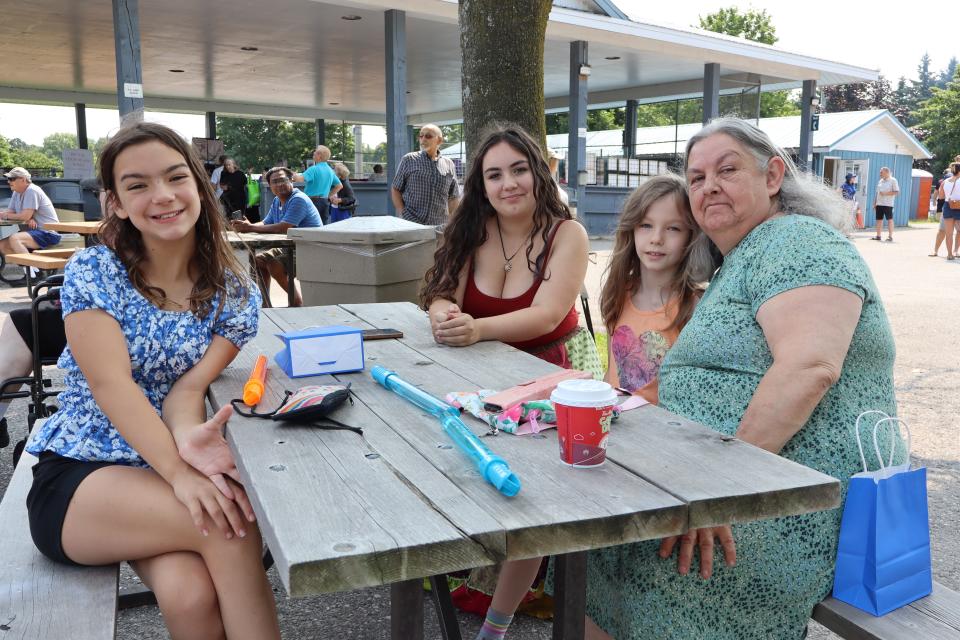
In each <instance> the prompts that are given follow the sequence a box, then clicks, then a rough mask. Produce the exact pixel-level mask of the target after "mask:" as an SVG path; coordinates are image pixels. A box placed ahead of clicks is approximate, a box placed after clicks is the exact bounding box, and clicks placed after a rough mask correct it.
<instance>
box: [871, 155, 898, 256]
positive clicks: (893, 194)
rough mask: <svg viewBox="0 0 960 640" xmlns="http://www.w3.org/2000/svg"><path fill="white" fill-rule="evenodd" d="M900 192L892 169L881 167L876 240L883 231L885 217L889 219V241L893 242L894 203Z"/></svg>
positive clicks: (877, 200) (876, 209) (876, 210)
mask: <svg viewBox="0 0 960 640" xmlns="http://www.w3.org/2000/svg"><path fill="white" fill-rule="evenodd" d="M898 193H900V185H899V184H897V179H896V178H894V177H893V176H891V175H890V169H889V168H887V167H880V182H878V183H877V199H876V204H874V205H873V209H874V211H875V212H876V214H877V235H876V237H875V238H874V240H878V241H879V240H880V233H881V232H882V231H883V219H884V218H886V219H887V242H893V203H894V201H895V200H896V199H897V194H898Z"/></svg>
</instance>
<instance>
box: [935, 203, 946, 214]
mask: <svg viewBox="0 0 960 640" xmlns="http://www.w3.org/2000/svg"><path fill="white" fill-rule="evenodd" d="M944 202H946V200H937V213H940V212H941V211H943V203H944Z"/></svg>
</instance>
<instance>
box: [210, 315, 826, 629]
mask: <svg viewBox="0 0 960 640" xmlns="http://www.w3.org/2000/svg"><path fill="white" fill-rule="evenodd" d="M334 324H342V325H349V326H353V327H358V328H381V329H386V328H395V329H399V330H400V331H402V332H403V334H404V337H403V338H402V339H399V340H378V341H370V342H366V343H365V344H364V351H365V359H366V367H367V368H366V369H365V370H364V371H361V372H358V373H352V374H337V375H336V376H316V377H308V378H297V379H293V380H291V379H289V378H287V376H286V375H285V374H284V373H283V372H282V371H281V370H280V369H279V368H278V367H277V365H276V364H275V363H274V362H273V360H272V359H271V360H270V368H269V373H268V375H267V385H266V391H265V393H264V397H263V400H262V402H261V404H260V406H259V407H258V409H259V411H267V410H269V409H272V408H274V407H275V406H277V404H278V403H279V402H280V401H281V400H282V398H283V394H284V390H285V389H289V390H291V391H292V390H295V389H297V388H298V387H300V386H304V385H310V384H325V383H330V382H334V378H336V380H338V381H340V382H341V383H344V384H345V383H348V382H349V383H350V384H351V388H352V391H353V393H354V396H355V398H356V402H355V404H354V405H352V406H350V405H344V406H343V407H342V408H340V409H338V410H337V411H336V413H335V414H334V415H333V417H335V418H336V419H337V420H338V421H340V422H343V423H346V424H348V425H354V426H360V427H362V428H363V430H364V431H363V435H362V436H360V435H358V434H356V433H353V432H351V431H332V430H324V429H319V428H317V427H315V426H310V425H307V426H303V425H294V424H287V423H283V422H275V421H270V420H262V419H255V418H245V417H242V416H239V415H235V416H234V417H232V418H231V419H230V422H229V424H228V427H227V439H228V442H229V443H230V447H231V448H232V450H233V452H234V454H235V456H236V460H237V466H238V468H239V469H240V473H241V475H242V477H243V481H244V484H245V486H246V488H247V491H248V493H249V496H250V499H251V502H252V503H253V505H254V509H255V511H256V513H257V518H258V521H259V524H260V529H261V531H262V532H263V535H264V539H265V540H266V542H267V544H268V546H269V548H270V550H271V552H272V554H273V558H274V559H275V561H276V564H277V568H278V570H279V573H280V577H281V580H282V581H283V584H284V586H285V587H286V589H287V592H288V593H289V594H290V595H291V596H294V597H296V596H304V595H308V594H317V593H329V592H338V591H347V590H352V589H358V588H363V587H371V586H377V585H385V584H390V585H392V587H391V599H392V603H391V612H392V613H391V634H392V635H391V637H392V638H394V639H400V638H402V639H403V640H412V639H414V638H421V637H422V635H423V617H422V616H423V605H422V598H423V578H424V577H431V576H441V575H442V574H445V573H448V572H452V571H457V570H462V569H468V568H471V567H477V566H485V565H491V564H494V563H497V562H501V561H503V560H514V559H522V558H530V557H535V556H543V555H556V556H558V557H557V558H556V562H557V566H556V595H555V602H556V615H555V619H554V636H553V637H554V638H564V639H570V638H580V637H582V633H583V612H584V600H585V584H584V582H585V574H586V553H585V552H586V551H587V550H589V549H595V548H600V547H605V546H610V545H616V544H622V543H626V542H634V541H640V540H647V539H653V538H660V537H663V536H669V535H675V534H679V533H682V532H685V531H686V530H688V529H690V528H693V527H704V526H710V525H717V524H722V523H728V522H744V521H750V520H758V519H764V518H773V517H778V516H785V515H793V514H799V513H806V512H810V511H818V510H822V509H830V508H834V507H836V506H837V505H838V504H839V501H840V486H839V483H838V482H837V481H836V480H835V479H834V478H831V477H829V476H826V475H823V474H821V473H819V472H816V471H814V470H811V469H808V468H806V467H803V466H801V465H798V464H796V463H794V462H791V461H789V460H786V459H784V458H781V457H779V456H776V455H774V454H771V453H769V452H767V451H763V450H761V449H758V448H755V447H753V446H750V445H748V444H746V443H743V442H741V441H739V440H737V439H735V438H731V437H729V436H724V435H722V434H719V433H716V432H714V431H712V430H710V429H708V428H706V427H704V426H702V425H699V424H696V423H693V422H691V421H689V420H686V419H684V418H681V417H679V416H676V415H674V414H671V413H670V412H668V411H665V410H663V409H661V408H658V407H655V406H645V407H641V408H639V409H635V410H633V411H629V412H625V413H624V414H623V415H622V417H621V418H620V419H619V420H618V421H616V422H614V424H613V426H612V428H611V437H610V448H609V449H608V452H607V460H608V462H607V463H606V464H605V465H604V466H602V467H600V468H595V469H589V470H585V469H575V468H571V467H567V466H565V465H563V464H562V463H561V462H560V459H559V453H558V451H559V447H558V444H557V438H556V432H555V431H553V430H550V431H546V432H541V433H540V434H536V435H535V436H524V437H518V436H513V435H509V434H500V435H498V436H496V437H487V438H484V443H485V444H486V445H487V446H489V447H490V449H491V450H493V452H494V453H495V454H497V455H499V456H501V457H503V458H504V459H505V460H506V461H507V462H508V463H509V465H510V467H511V469H512V471H513V472H514V473H516V474H517V475H518V476H519V478H520V480H521V482H522V485H523V487H522V489H521V491H520V493H519V494H518V495H517V496H516V497H514V498H505V497H504V496H502V495H501V494H500V493H498V492H497V490H496V489H494V488H493V487H492V486H491V485H489V484H488V483H487V482H485V481H484V480H483V479H482V478H481V477H480V475H479V474H478V473H477V471H476V470H475V469H474V468H473V466H472V465H471V463H470V462H469V460H468V459H467V458H466V456H464V455H463V454H462V453H461V452H460V451H459V450H458V449H457V448H456V447H455V446H451V444H452V443H451V442H450V441H448V439H447V437H446V435H445V434H444V433H443V432H442V431H441V430H440V426H439V425H438V424H437V423H436V422H435V420H434V419H433V418H431V417H430V416H428V415H427V414H425V413H424V412H422V411H421V410H419V409H418V408H416V407H415V406H413V405H411V404H409V403H407V402H404V401H403V400H402V399H400V398H398V397H396V396H395V395H394V394H392V393H391V392H389V391H387V390H386V389H384V388H382V387H380V386H379V385H378V384H376V383H375V382H374V381H373V380H372V379H371V377H370V374H369V369H370V367H372V366H373V365H374V364H380V365H383V366H385V367H387V368H388V369H392V370H394V371H396V372H397V374H399V375H400V376H401V377H402V378H403V379H404V380H406V381H407V382H409V383H411V384H414V385H416V386H418V387H420V388H422V389H423V390H424V391H426V392H428V393H431V394H432V395H434V396H436V397H439V398H443V396H444V395H445V394H446V393H448V392H451V391H471V390H477V389H483V388H486V389H504V388H506V387H509V386H512V385H515V384H517V383H520V382H522V381H525V380H529V379H531V378H535V377H538V376H541V375H544V374H546V373H551V372H553V371H556V370H557V367H555V366H554V365H551V364H549V363H547V362H544V361H542V360H540V359H538V358H536V357H533V356H530V355H528V354H526V353H523V352H521V351H518V350H516V349H513V348H512V347H509V346H507V345H505V344H502V343H499V342H481V343H478V344H475V345H473V346H471V347H467V348H451V347H446V346H443V345H438V344H436V343H435V342H434V340H433V338H432V335H431V333H430V326H429V323H428V321H427V318H426V315H425V313H424V312H423V311H422V310H420V309H418V308H417V307H416V306H415V305H413V304H410V303H405V302H397V303H381V304H344V305H339V306H325V307H307V308H299V309H297V308H293V309H264V310H263V311H262V312H261V324H260V331H259V334H258V336H257V338H256V339H255V340H253V341H252V342H251V343H250V344H248V345H247V346H246V347H245V348H244V349H243V350H242V351H241V353H240V355H239V356H238V357H237V359H236V360H235V361H234V363H233V364H232V365H231V366H230V367H228V368H227V369H226V370H225V372H224V374H223V375H222V376H221V377H220V378H219V379H218V380H217V381H215V382H214V384H213V385H212V386H211V388H210V394H209V397H210V400H211V403H212V405H213V406H214V407H215V408H219V407H220V406H222V405H223V404H225V403H227V402H229V401H230V400H231V399H232V398H236V397H239V395H240V392H241V389H242V387H243V383H244V382H245V381H246V379H247V376H248V374H249V372H250V370H251V368H252V366H253V363H254V361H255V359H256V357H257V356H258V355H260V354H261V353H263V354H267V355H268V356H270V357H271V358H272V356H273V354H274V353H276V352H277V351H279V350H280V348H281V346H282V345H281V342H280V341H279V340H278V339H277V338H276V337H274V334H276V333H280V332H283V331H290V330H299V329H303V328H306V327H309V326H316V325H334ZM465 421H467V424H468V425H469V426H470V427H471V428H472V429H473V430H474V432H475V433H476V434H478V435H480V434H483V433H485V432H486V431H487V429H486V427H485V425H483V424H481V423H480V422H479V421H475V420H473V419H472V418H470V417H466V418H465ZM734 470H735V472H732V471H734ZM435 582H436V583H440V581H439V580H436V581H435ZM443 613H445V616H444V615H442V616H441V620H444V619H446V621H447V622H446V624H447V625H448V627H447V628H449V626H450V625H452V624H454V623H453V622H450V621H451V620H453V621H454V622H455V620H456V617H455V615H454V614H453V613H452V611H450V610H447V611H444V612H443ZM456 633H459V632H456ZM445 637H456V636H453V635H452V634H451V635H449V636H446V635H445Z"/></svg>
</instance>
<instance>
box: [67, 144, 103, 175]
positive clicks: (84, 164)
mask: <svg viewBox="0 0 960 640" xmlns="http://www.w3.org/2000/svg"><path fill="white" fill-rule="evenodd" d="M63 177H64V178H71V179H73V180H84V179H87V178H93V177H95V174H94V171H93V152H92V151H90V150H89V149H64V150H63Z"/></svg>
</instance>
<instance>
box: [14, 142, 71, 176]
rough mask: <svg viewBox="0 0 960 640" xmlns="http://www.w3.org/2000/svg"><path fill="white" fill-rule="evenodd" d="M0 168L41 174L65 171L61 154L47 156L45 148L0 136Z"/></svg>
mask: <svg viewBox="0 0 960 640" xmlns="http://www.w3.org/2000/svg"><path fill="white" fill-rule="evenodd" d="M53 135H61V134H53ZM48 137H52V136H48ZM0 166H2V167H7V168H9V167H26V168H27V169H29V170H31V171H34V172H38V173H40V174H54V173H57V172H58V171H62V170H63V159H62V158H61V156H60V154H59V153H58V154H57V155H56V156H50V155H47V154H46V153H44V150H43V147H38V146H36V145H32V144H27V143H26V142H24V141H23V140H21V139H20V138H11V139H9V140H8V139H6V138H4V137H3V136H0Z"/></svg>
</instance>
